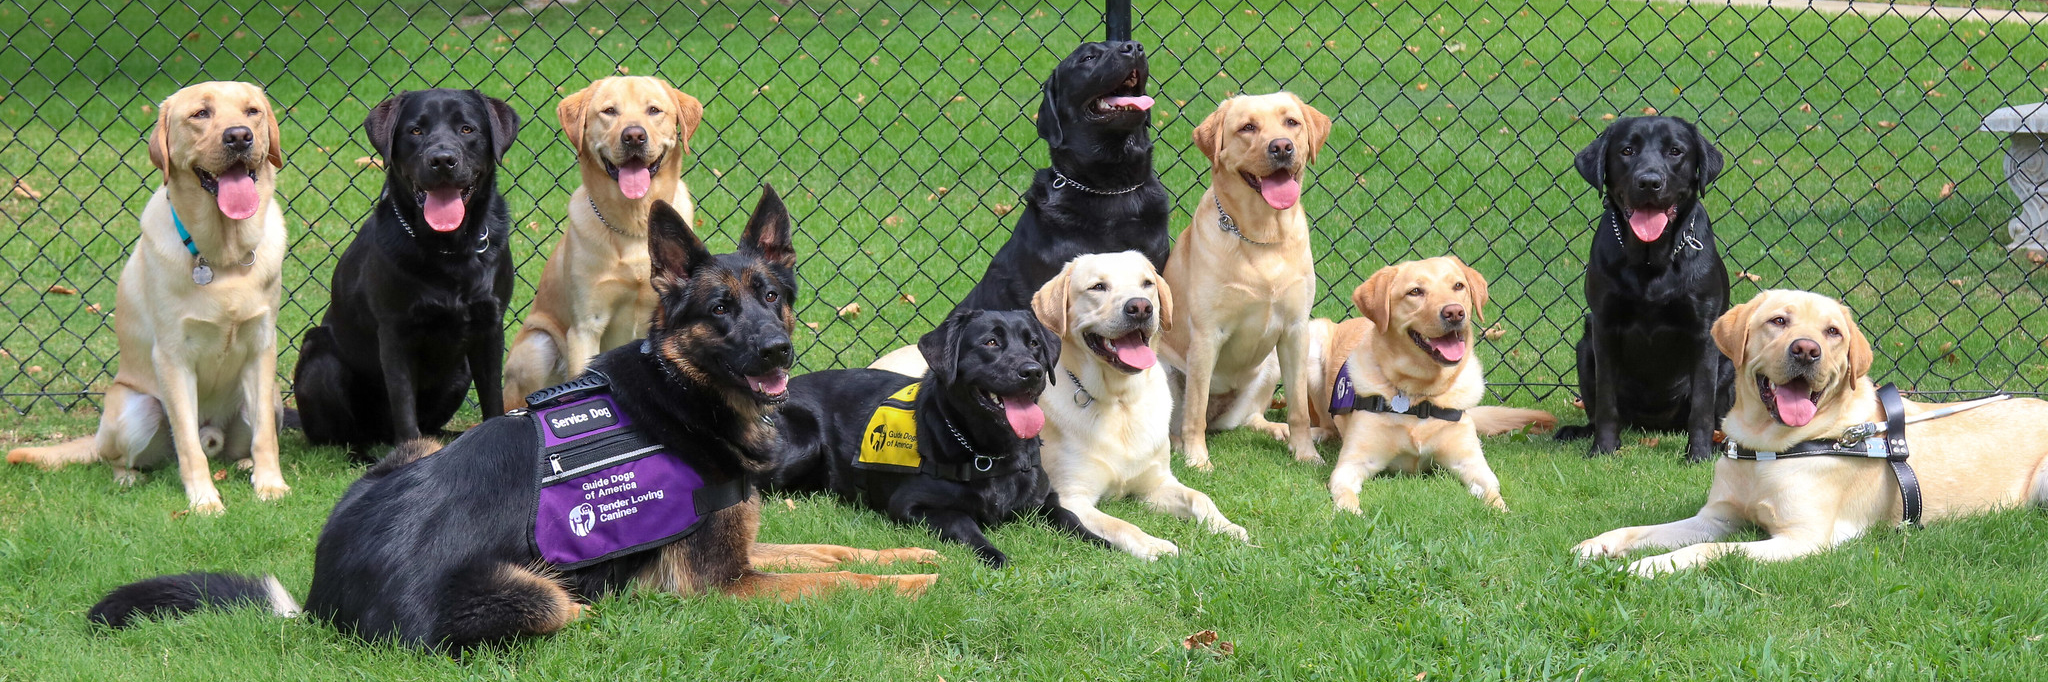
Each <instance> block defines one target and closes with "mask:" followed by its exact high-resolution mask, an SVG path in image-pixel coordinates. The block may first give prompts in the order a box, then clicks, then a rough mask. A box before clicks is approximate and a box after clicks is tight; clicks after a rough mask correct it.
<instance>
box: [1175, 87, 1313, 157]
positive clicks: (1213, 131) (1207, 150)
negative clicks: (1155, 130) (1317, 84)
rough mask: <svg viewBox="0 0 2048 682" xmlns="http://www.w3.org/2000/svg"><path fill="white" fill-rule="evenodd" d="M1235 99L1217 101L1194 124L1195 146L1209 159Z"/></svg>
mask: <svg viewBox="0 0 2048 682" xmlns="http://www.w3.org/2000/svg"><path fill="white" fill-rule="evenodd" d="M1236 99H1237V98H1235V97H1232V98H1230V99H1226V100H1223V101H1221V102H1217V103H1216V110H1215V111H1212V112H1209V117H1208V118H1205V119H1202V122H1201V124H1199V125H1196V126H1195V148H1196V149H1200V150H1202V156H1204V157H1207V158H1208V159H1209V160H1210V161H1215V160H1216V150H1217V149H1218V148H1219V147H1220V145H1222V144H1223V119H1224V118H1225V117H1226V116H1228V115H1229V113H1230V103H1231V102H1233V101H1235V100H1236ZM1303 106H1304V108H1305V107H1306V106H1307V105H1303Z"/></svg>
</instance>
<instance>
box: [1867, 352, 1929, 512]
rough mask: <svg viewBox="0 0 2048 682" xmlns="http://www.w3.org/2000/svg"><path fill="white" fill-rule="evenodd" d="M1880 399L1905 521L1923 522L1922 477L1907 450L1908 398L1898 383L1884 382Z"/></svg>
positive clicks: (1893, 471) (1878, 391)
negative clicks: (1921, 515)
mask: <svg viewBox="0 0 2048 682" xmlns="http://www.w3.org/2000/svg"><path fill="white" fill-rule="evenodd" d="M1877 402H1878V404H1879V405H1880V406H1882V407H1883V408H1884V446H1885V451H1886V454H1887V455H1888V456H1887V457H1886V459H1888V460H1890V461H1891V464H1892V475H1893V476H1895V477H1897V478H1898V479H1899V501H1900V512H1901V514H1900V515H1901V517H1902V519H1903V520H1904V521H1905V522H1906V523H1910V524H1913V525H1915V526H1918V525H1920V511H1921V507H1920V477H1918V476H1915V475H1913V466H1912V465H1910V464H1907V463H1906V458H1907V457H1908V456H1909V455H1910V454H1911V453H1909V452H1907V451H1906V400H1905V398H1904V397H1902V396H1900V395H1899V387H1898V386H1896V385H1894V384H1885V385H1883V386H1880V387H1878V389H1877Z"/></svg>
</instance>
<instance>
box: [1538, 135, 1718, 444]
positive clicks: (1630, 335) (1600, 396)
mask: <svg viewBox="0 0 2048 682" xmlns="http://www.w3.org/2000/svg"><path fill="white" fill-rule="evenodd" d="M1575 165H1576V166H1577V167H1578V171H1579V175H1581V176H1584V177H1585V179H1586V182H1589V183H1592V185H1593V186H1594V187H1596V188H1598V189H1599V190H1600V196H1601V199H1602V202H1603V203H1604V206H1605V209H1606V210H1605V211H1604V212H1602V213H1601V214H1600V223H1599V225H1598V226H1596V228H1595V230H1594V234H1593V252H1592V255H1591V257H1590V258H1589V259H1588V260H1587V263H1586V309H1587V313H1586V321H1585V335H1584V336H1583V337H1582V338H1580V339H1579V345H1578V356H1579V357H1578V364H1579V395H1580V397H1581V398H1583V399H1584V400H1585V404H1586V414H1587V415H1588V416H1589V417H1590V418H1591V422H1592V423H1591V424H1590V425H1587V426H1567V427H1564V428H1560V429H1558V430H1557V438H1558V440H1570V439H1577V438H1585V437H1587V436H1589V435H1590V436H1592V437H1593V445H1592V448H1591V449H1590V450H1589V451H1588V453H1587V454H1589V455H1602V454H1607V453H1611V452H1614V451H1615V449H1616V448H1618V447H1619V446H1620V444H1621V429H1622V427H1624V426H1630V427H1635V428H1639V429H1648V430H1654V431H1680V430H1682V431H1685V432H1686V459H1687V460H1689V461H1693V462H1702V461H1706V460H1707V458H1709V457H1712V456H1713V433H1714V427H1715V425H1716V424H1718V423H1719V422H1720V418H1721V416H1722V415H1725V414H1727V413H1728V408H1729V407H1730V406H1732V405H1733V404H1734V402H1735V394H1734V392H1733V388H1732V387H1733V382H1734V379H1735V366H1734V365H1733V364H1732V363H1730V362H1729V361H1728V358H1727V357H1725V356H1723V355H1721V352H1720V351H1719V350H1717V349H1715V347H1714V339H1713V336H1712V330H1713V324H1714V320H1715V318H1718V317H1720V316H1721V313H1722V312H1725V311H1727V310H1728V268H1727V267H1726V266H1724V265H1722V263H1721V251H1720V248H1719V247H1718V246H1717V245H1716V243H1715V239H1714V230H1713V224H1712V221H1710V220H1708V218H1707V209H1706V207H1705V206H1702V205H1700V195H1701V194H1702V193H1703V192H1705V191H1706V188H1707V184H1708V183H1711V182H1713V181H1714V178H1715V176H1718V175H1720V174H1721V152H1720V151H1719V150H1717V149H1715V148H1714V145H1713V144H1712V143H1710V142H1708V141H1707V139H1706V138H1705V137H1703V136H1701V135H1700V132H1699V129H1698V128H1695V127H1693V124H1692V123H1690V122H1687V121H1685V120H1684V119H1678V118H1671V117H1665V116H1645V117H1641V118H1624V119H1621V120H1618V121H1615V122H1614V124H1613V125H1610V126H1608V127H1607V130H1606V131H1604V132H1601V133H1600V136H1599V137H1597V138H1594V140H1593V143H1592V144H1590V145H1587V146H1586V148H1585V149H1584V150H1582V151H1580V152H1579V154H1578V158H1577V159H1576V163H1575Z"/></svg>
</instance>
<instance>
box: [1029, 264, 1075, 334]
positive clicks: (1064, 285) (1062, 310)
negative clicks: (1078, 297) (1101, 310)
mask: <svg viewBox="0 0 2048 682" xmlns="http://www.w3.org/2000/svg"><path fill="white" fill-rule="evenodd" d="M1075 260H1079V259H1078V258H1077V259H1075ZM1073 277H1074V261H1067V264H1066V266H1065V267H1062V268H1060V274H1058V275H1054V276H1053V278H1052V280H1051V281H1048V282H1046V283H1045V286H1042V287H1039V288H1038V291H1037V292H1035V293H1032V294H1031V312H1032V313H1033V314H1035V315H1037V316H1038V322H1039V324H1043V325H1045V327H1046V328H1047V329H1051V330H1052V333H1053V335H1054V336H1065V335H1066V333H1067V309H1068V308H1069V307H1070V306H1072V305H1073V302H1074V294H1073V291H1072V290H1071V289H1070V288H1069V285H1070V284H1071V283H1072V282H1073Z"/></svg>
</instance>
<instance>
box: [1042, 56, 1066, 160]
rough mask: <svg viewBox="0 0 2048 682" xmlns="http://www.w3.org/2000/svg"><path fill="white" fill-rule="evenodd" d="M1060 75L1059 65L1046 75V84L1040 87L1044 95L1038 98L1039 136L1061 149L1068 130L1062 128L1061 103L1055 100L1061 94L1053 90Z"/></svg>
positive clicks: (1049, 145)
mask: <svg viewBox="0 0 2048 682" xmlns="http://www.w3.org/2000/svg"><path fill="white" fill-rule="evenodd" d="M1059 76H1060V69H1059V67H1057V66H1055V67H1053V69H1052V75H1050V76H1046V77H1045V85H1043V86H1040V87H1039V89H1038V90H1039V94H1040V95H1042V96H1041V97H1040V98H1039V100H1038V137H1039V139H1042V140H1045V144H1046V146H1048V147H1051V148H1053V149H1059V148H1060V143H1061V142H1064V141H1065V140H1066V134H1065V133H1066V131H1064V130H1061V129H1060V112H1059V105H1058V104H1057V103H1055V102H1054V101H1053V100H1055V99H1057V98H1058V97H1059V95H1057V94H1055V93H1054V92H1053V87H1052V81H1053V79H1055V78H1059Z"/></svg>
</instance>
